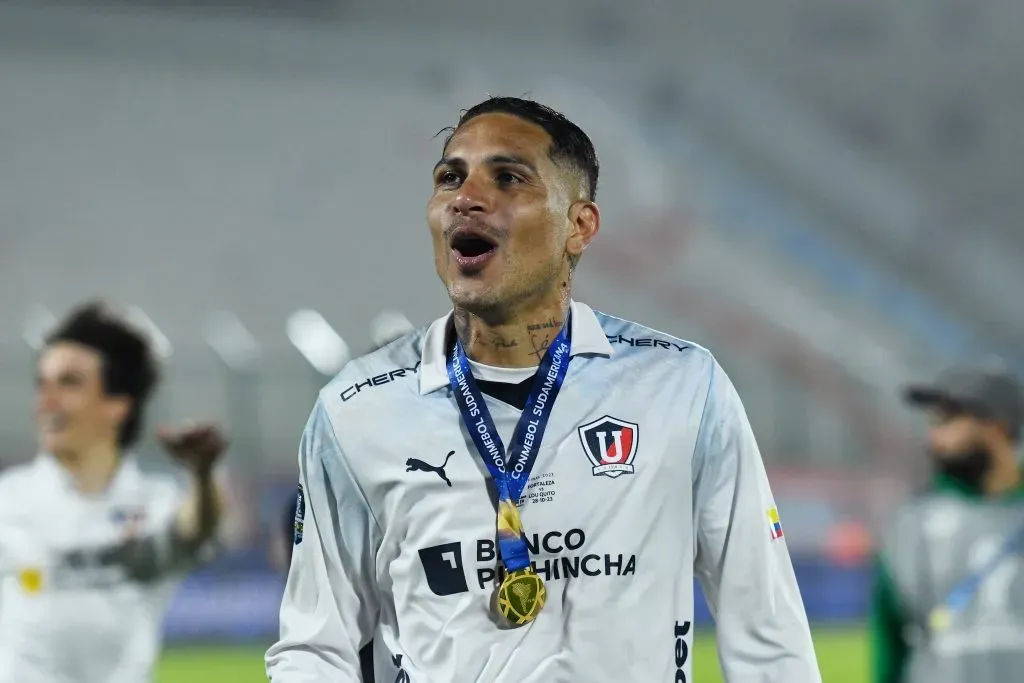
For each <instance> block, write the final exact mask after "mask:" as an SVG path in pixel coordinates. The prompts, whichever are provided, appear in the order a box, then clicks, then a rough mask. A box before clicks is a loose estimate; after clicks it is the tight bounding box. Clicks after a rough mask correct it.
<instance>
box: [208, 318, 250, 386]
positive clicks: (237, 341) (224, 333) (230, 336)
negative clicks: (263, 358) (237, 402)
mask: <svg viewBox="0 0 1024 683" xmlns="http://www.w3.org/2000/svg"><path fill="white" fill-rule="evenodd" d="M203 336H204V337H205V338H206V343H207V344H209V345H210V347H211V348H212V349H213V350H214V352H216V354H217V355H218V356H220V358H221V360H223V361H224V363H225V364H226V365H227V366H228V367H229V368H231V369H232V370H235V371H239V372H241V371H243V370H248V369H251V368H252V367H253V366H254V365H255V364H256V363H257V362H258V361H259V359H260V345H259V342H257V341H256V338H255V337H254V336H252V333H251V332H249V330H248V329H246V327H245V325H243V324H242V321H241V320H239V318H238V316H237V315H235V314H234V313H232V312H231V311H215V312H213V313H211V314H210V315H209V317H207V319H206V324H205V325H204V327H203Z"/></svg>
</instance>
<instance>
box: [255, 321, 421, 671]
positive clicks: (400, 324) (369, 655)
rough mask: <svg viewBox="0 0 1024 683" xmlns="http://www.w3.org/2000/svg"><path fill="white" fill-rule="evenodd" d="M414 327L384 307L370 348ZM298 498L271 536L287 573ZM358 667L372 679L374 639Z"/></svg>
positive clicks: (295, 531) (362, 652) (373, 329)
mask: <svg viewBox="0 0 1024 683" xmlns="http://www.w3.org/2000/svg"><path fill="white" fill-rule="evenodd" d="M413 331H415V328H414V327H413V324H412V323H411V322H409V319H408V318H406V317H405V316H404V315H402V314H401V313H398V312H396V311H382V312H381V313H380V315H378V316H377V317H376V318H375V319H374V320H373V323H371V327H370V339H371V341H372V343H373V346H372V347H371V348H370V352H371V353H372V352H373V351H376V350H377V349H379V348H381V347H383V346H386V345H388V344H390V343H391V342H393V341H395V340H396V339H399V338H401V337H404V336H405V335H406V334H409V333H411V332H413ZM298 504H299V501H298V500H296V499H294V498H291V499H289V500H288V502H287V504H286V505H285V506H284V510H283V514H282V515H281V526H280V528H279V529H278V530H277V531H278V533H277V534H275V535H273V537H272V539H271V552H272V560H271V561H272V562H273V563H274V565H275V566H277V567H278V568H279V569H280V570H281V571H283V572H285V573H287V572H288V568H289V567H290V566H291V562H292V548H293V547H294V543H296V542H297V540H298V536H297V534H299V533H301V525H302V520H301V519H300V518H299V515H298V514H297V513H298V507H297V505H298ZM359 668H360V671H361V674H362V680H363V683H373V681H374V676H373V641H372V640H371V641H370V642H369V643H367V644H366V645H365V646H364V647H363V648H362V649H361V650H360V651H359Z"/></svg>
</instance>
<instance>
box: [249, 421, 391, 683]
mask: <svg viewBox="0 0 1024 683" xmlns="http://www.w3.org/2000/svg"><path fill="white" fill-rule="evenodd" d="M299 487H300V488H299V501H298V504H297V506H296V516H295V538H294V541H293V550H292V562H291V568H290V570H289V573H288V581H287V584H286V586H285V591H284V597H283V599H282V602H281V614H280V628H281V631H280V638H279V640H278V641H277V643H275V644H274V645H273V646H272V647H271V648H270V649H269V650H268V651H267V656H266V665H267V676H268V677H269V678H270V680H271V681H272V683H322V682H323V681H335V682H336V683H359V681H360V680H361V679H360V673H359V671H360V661H359V650H360V648H361V647H362V646H363V645H365V644H366V643H368V642H369V641H370V639H371V638H372V635H373V631H374V629H375V628H376V625H377V618H378V616H377V615H378V604H379V603H378V598H377V595H376V590H375V585H376V583H375V581H374V569H375V564H374V555H375V552H376V550H375V548H376V545H377V543H378V541H379V538H378V536H379V534H378V531H377V524H376V521H375V520H374V518H373V515H372V514H371V512H370V510H369V506H368V505H367V503H366V500H365V498H364V497H363V495H362V492H361V491H360V489H359V488H358V486H357V485H356V483H355V481H354V480H353V478H352V475H351V473H350V471H349V470H348V467H347V465H346V463H345V460H344V456H343V454H342V452H341V447H340V445H339V443H338V440H337V438H336V436H335V432H334V428H333V425H332V424H331V421H330V418H329V417H328V415H327V413H326V411H325V410H324V407H323V405H322V404H320V403H318V404H317V406H316V407H315V408H314V410H313V414H312V415H311V416H310V419H309V422H308V423H307V425H306V429H305V432H304V433H303V435H302V440H301V444H300V447H299Z"/></svg>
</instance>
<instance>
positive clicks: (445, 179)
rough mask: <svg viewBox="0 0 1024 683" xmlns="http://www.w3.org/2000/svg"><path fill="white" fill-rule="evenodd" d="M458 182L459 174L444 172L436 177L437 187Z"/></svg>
mask: <svg viewBox="0 0 1024 683" xmlns="http://www.w3.org/2000/svg"><path fill="white" fill-rule="evenodd" d="M457 182H459V174H458V173H456V172H455V171H445V172H444V173H441V174H439V175H438V176H437V184H438V185H454V184H455V183H457Z"/></svg>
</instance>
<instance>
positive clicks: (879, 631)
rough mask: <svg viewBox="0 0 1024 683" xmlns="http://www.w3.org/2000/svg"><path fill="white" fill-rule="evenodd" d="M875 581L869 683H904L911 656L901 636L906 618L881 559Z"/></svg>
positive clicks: (902, 635) (878, 561) (871, 619)
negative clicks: (904, 674) (908, 660)
mask: <svg viewBox="0 0 1024 683" xmlns="http://www.w3.org/2000/svg"><path fill="white" fill-rule="evenodd" d="M874 569H875V581H874V587H873V591H872V596H871V614H870V620H869V622H868V623H869V627H870V634H871V641H870V642H871V655H872V656H871V664H872V672H871V680H872V683H903V672H904V670H905V668H906V663H907V657H908V654H909V652H910V648H909V644H908V643H907V641H906V638H905V636H904V632H905V627H906V624H907V619H906V615H905V614H904V612H903V609H902V607H901V604H900V600H899V597H898V592H897V590H896V586H895V583H894V582H893V579H892V577H891V576H890V574H889V569H888V567H887V566H886V564H885V561H884V560H883V559H882V558H878V559H877V560H876V561H875V567H874Z"/></svg>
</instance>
